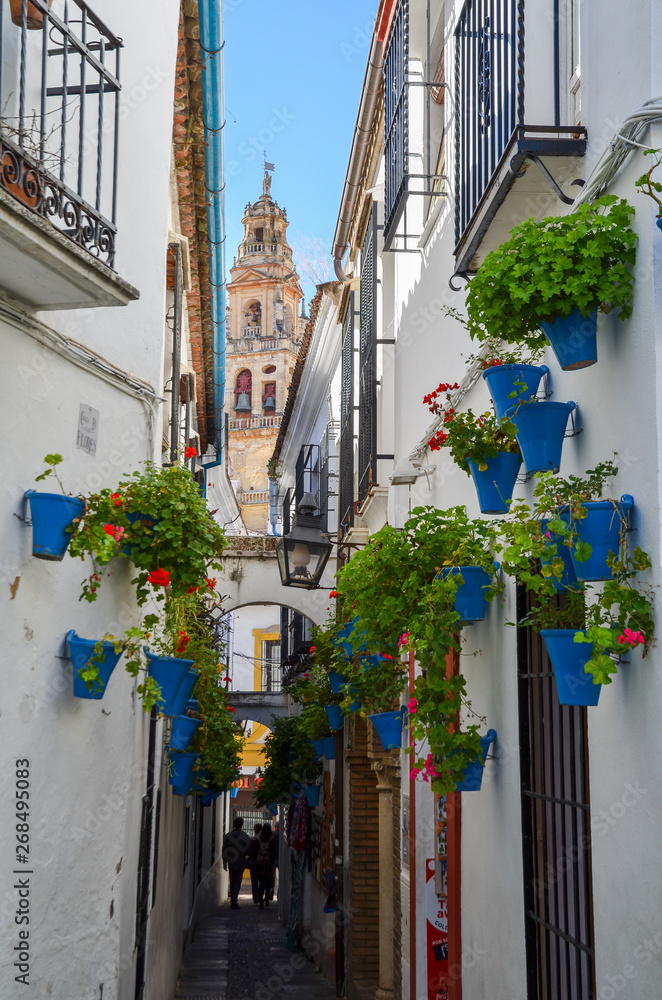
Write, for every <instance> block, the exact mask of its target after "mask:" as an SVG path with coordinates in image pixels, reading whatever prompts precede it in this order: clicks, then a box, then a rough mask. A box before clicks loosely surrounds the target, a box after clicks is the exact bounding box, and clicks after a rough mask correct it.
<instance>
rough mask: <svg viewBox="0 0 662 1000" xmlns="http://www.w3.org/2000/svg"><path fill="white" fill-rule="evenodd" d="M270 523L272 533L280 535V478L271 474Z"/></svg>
mask: <svg viewBox="0 0 662 1000" xmlns="http://www.w3.org/2000/svg"><path fill="white" fill-rule="evenodd" d="M269 525H270V527H271V534H272V535H279V534H280V532H279V531H278V480H277V479H274V478H273V477H272V476H269Z"/></svg>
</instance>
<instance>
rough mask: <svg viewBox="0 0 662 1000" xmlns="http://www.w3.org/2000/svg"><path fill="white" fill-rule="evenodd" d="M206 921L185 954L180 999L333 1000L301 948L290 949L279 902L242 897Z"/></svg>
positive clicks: (330, 988)
mask: <svg viewBox="0 0 662 1000" xmlns="http://www.w3.org/2000/svg"><path fill="white" fill-rule="evenodd" d="M239 907H240V909H239V910H231V909H230V907H229V904H226V905H225V906H222V907H220V908H219V909H218V910H217V911H216V913H215V914H213V915H212V916H210V917H207V918H205V919H204V920H202V921H201V922H200V924H199V926H198V929H197V931H196V934H195V938H194V940H193V942H192V944H191V946H190V947H189V948H188V949H187V951H186V954H185V956H184V963H183V965H182V971H181V974H180V978H179V984H178V987H177V994H176V1000H281V998H284V997H291V998H292V1000H297V998H300V1000H335V995H336V994H335V990H334V989H333V988H332V987H331V986H330V985H329V984H328V983H327V982H326V980H325V979H324V978H323V977H322V976H321V975H320V973H319V972H317V971H316V970H315V968H314V966H313V965H312V963H311V962H309V961H308V960H307V959H306V958H305V957H304V956H303V954H302V953H301V952H300V951H288V950H287V946H286V944H285V929H284V928H283V927H281V925H280V924H279V922H278V917H277V913H276V906H275V904H272V905H271V906H270V907H269V909H265V910H262V911H261V910H260V909H259V908H258V907H257V906H255V905H254V904H253V902H252V901H251V899H250V896H240V897H239Z"/></svg>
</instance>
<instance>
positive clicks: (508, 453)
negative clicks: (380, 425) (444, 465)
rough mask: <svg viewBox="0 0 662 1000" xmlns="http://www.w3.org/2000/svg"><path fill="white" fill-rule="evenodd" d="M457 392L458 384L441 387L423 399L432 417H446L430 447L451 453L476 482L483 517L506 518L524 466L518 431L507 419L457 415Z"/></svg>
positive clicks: (470, 413) (433, 449)
mask: <svg viewBox="0 0 662 1000" xmlns="http://www.w3.org/2000/svg"><path fill="white" fill-rule="evenodd" d="M456 388H457V383H455V385H450V384H447V383H442V384H441V385H439V386H438V388H437V389H435V390H434V392H431V393H430V394H429V395H427V396H425V397H424V399H423V402H424V403H426V404H427V406H428V408H429V410H430V412H431V413H434V414H435V415H436V416H439V415H440V414H442V413H443V427H442V428H440V429H439V430H438V431H437V432H436V434H435V435H434V437H432V438H431V439H430V440H429V441H428V447H429V448H430V450H431V451H438V450H439V449H441V448H443V447H444V446H445V447H448V448H449V449H450V453H451V455H452V456H453V461H454V462H455V463H456V464H457V465H459V467H460V468H461V469H462V470H463V471H464V472H466V474H467V475H470V476H471V477H472V478H473V481H474V485H475V487H476V492H477V494H478V503H479V505H480V510H481V513H482V514H505V513H506V511H507V510H508V505H509V503H510V501H511V500H512V496H513V490H514V488H515V482H516V480H517V476H518V474H519V470H520V466H521V465H522V453H521V451H520V447H519V445H518V443H517V440H516V434H517V428H516V427H515V425H514V424H513V423H512V422H511V421H510V420H508V419H507V418H499V417H497V416H494V415H493V414H491V413H482V414H481V415H480V416H476V415H475V414H474V413H473V411H472V410H465V411H464V412H457V411H456V410H455V409H454V408H453V407H451V405H450V393H451V392H452V391H453V390H454V389H456ZM440 397H445V399H446V403H445V404H442V403H440V402H439V398H440Z"/></svg>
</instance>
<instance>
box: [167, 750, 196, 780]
mask: <svg viewBox="0 0 662 1000" xmlns="http://www.w3.org/2000/svg"><path fill="white" fill-rule="evenodd" d="M169 755H170V770H169V772H168V781H169V782H170V784H171V785H174V786H175V787H176V788H181V787H182V785H185V784H186V783H187V782H188V781H190V783H191V785H192V784H193V781H194V775H193V774H192V773H191V772H192V771H193V768H194V766H195V762H196V760H197V759H198V755H197V753H187V752H186V751H184V750H173V748H172V747H170V750H169Z"/></svg>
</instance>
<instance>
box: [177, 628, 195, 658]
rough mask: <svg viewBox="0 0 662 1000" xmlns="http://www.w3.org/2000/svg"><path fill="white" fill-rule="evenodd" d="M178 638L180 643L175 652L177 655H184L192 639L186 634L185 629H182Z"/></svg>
mask: <svg viewBox="0 0 662 1000" xmlns="http://www.w3.org/2000/svg"><path fill="white" fill-rule="evenodd" d="M177 638H178V640H179V641H178V643H177V645H176V646H175V652H177V653H183V652H185V650H186V647H187V646H188V644H189V642H190V641H191V637H190V636H189V635H187V634H186V632H185V631H184V629H180V630H179V632H178V633H177Z"/></svg>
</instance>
